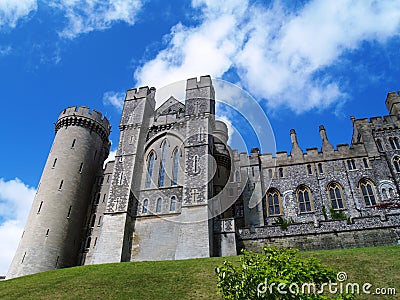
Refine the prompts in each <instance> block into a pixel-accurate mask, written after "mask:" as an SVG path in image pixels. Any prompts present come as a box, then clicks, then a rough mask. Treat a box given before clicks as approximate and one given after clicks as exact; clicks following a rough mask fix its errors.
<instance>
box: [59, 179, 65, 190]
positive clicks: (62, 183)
mask: <svg viewBox="0 0 400 300" xmlns="http://www.w3.org/2000/svg"><path fill="white" fill-rule="evenodd" d="M63 185H64V180H61V182H60V186H59V187H58V189H59V190H61V189H62V187H63Z"/></svg>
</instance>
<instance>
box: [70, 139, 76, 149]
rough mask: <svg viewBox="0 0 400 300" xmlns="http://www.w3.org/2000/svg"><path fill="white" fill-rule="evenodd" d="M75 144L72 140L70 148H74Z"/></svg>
mask: <svg viewBox="0 0 400 300" xmlns="http://www.w3.org/2000/svg"><path fill="white" fill-rule="evenodd" d="M75 142H76V139H74V140H73V141H72V145H71V148H74V147H75Z"/></svg>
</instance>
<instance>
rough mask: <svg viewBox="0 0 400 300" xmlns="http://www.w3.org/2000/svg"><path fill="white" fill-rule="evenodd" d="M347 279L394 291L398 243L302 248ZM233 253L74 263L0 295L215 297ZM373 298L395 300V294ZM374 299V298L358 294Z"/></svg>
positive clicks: (399, 283) (399, 281) (2, 285)
mask: <svg viewBox="0 0 400 300" xmlns="http://www.w3.org/2000/svg"><path fill="white" fill-rule="evenodd" d="M300 255H301V257H304V258H305V257H311V256H312V257H315V258H317V259H319V260H321V261H322V262H323V263H325V264H327V265H330V266H332V267H333V268H335V269H336V270H337V271H342V272H346V273H347V275H348V281H347V282H359V283H364V282H369V283H371V284H373V290H375V287H384V288H388V287H393V288H396V291H398V293H399V295H400V272H399V270H400V259H399V258H400V246H390V247H370V248H361V249H341V250H325V251H312V252H302V253H301V254H300ZM225 259H229V260H231V261H238V257H229V258H221V257H216V258H207V259H189V260H181V261H158V262H137V263H117V264H105V265H94V266H84V267H75V268H68V269H61V270H56V271H50V272H44V273H40V274H35V275H30V276H25V277H21V278H16V279H12V280H8V281H2V282H0V299H219V298H220V297H219V296H217V295H216V292H217V288H216V275H215V272H214V268H215V267H216V266H217V265H220V264H222V262H223V261H224V260H225ZM399 295H396V296H394V297H393V296H392V297H386V298H379V299H400V296H399ZM358 298H360V299H376V296H375V297H374V296H369V297H358Z"/></svg>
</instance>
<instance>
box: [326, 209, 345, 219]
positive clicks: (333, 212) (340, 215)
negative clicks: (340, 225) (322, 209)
mask: <svg viewBox="0 0 400 300" xmlns="http://www.w3.org/2000/svg"><path fill="white" fill-rule="evenodd" d="M330 212H331V216H332V219H333V220H341V219H347V216H346V214H345V213H344V212H343V211H341V210H334V209H333V208H331V209H330Z"/></svg>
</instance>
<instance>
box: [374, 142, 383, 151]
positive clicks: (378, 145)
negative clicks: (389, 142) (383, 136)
mask: <svg viewBox="0 0 400 300" xmlns="http://www.w3.org/2000/svg"><path fill="white" fill-rule="evenodd" d="M376 146H377V147H378V151H379V152H383V146H382V141H381V140H380V139H377V140H376Z"/></svg>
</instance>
